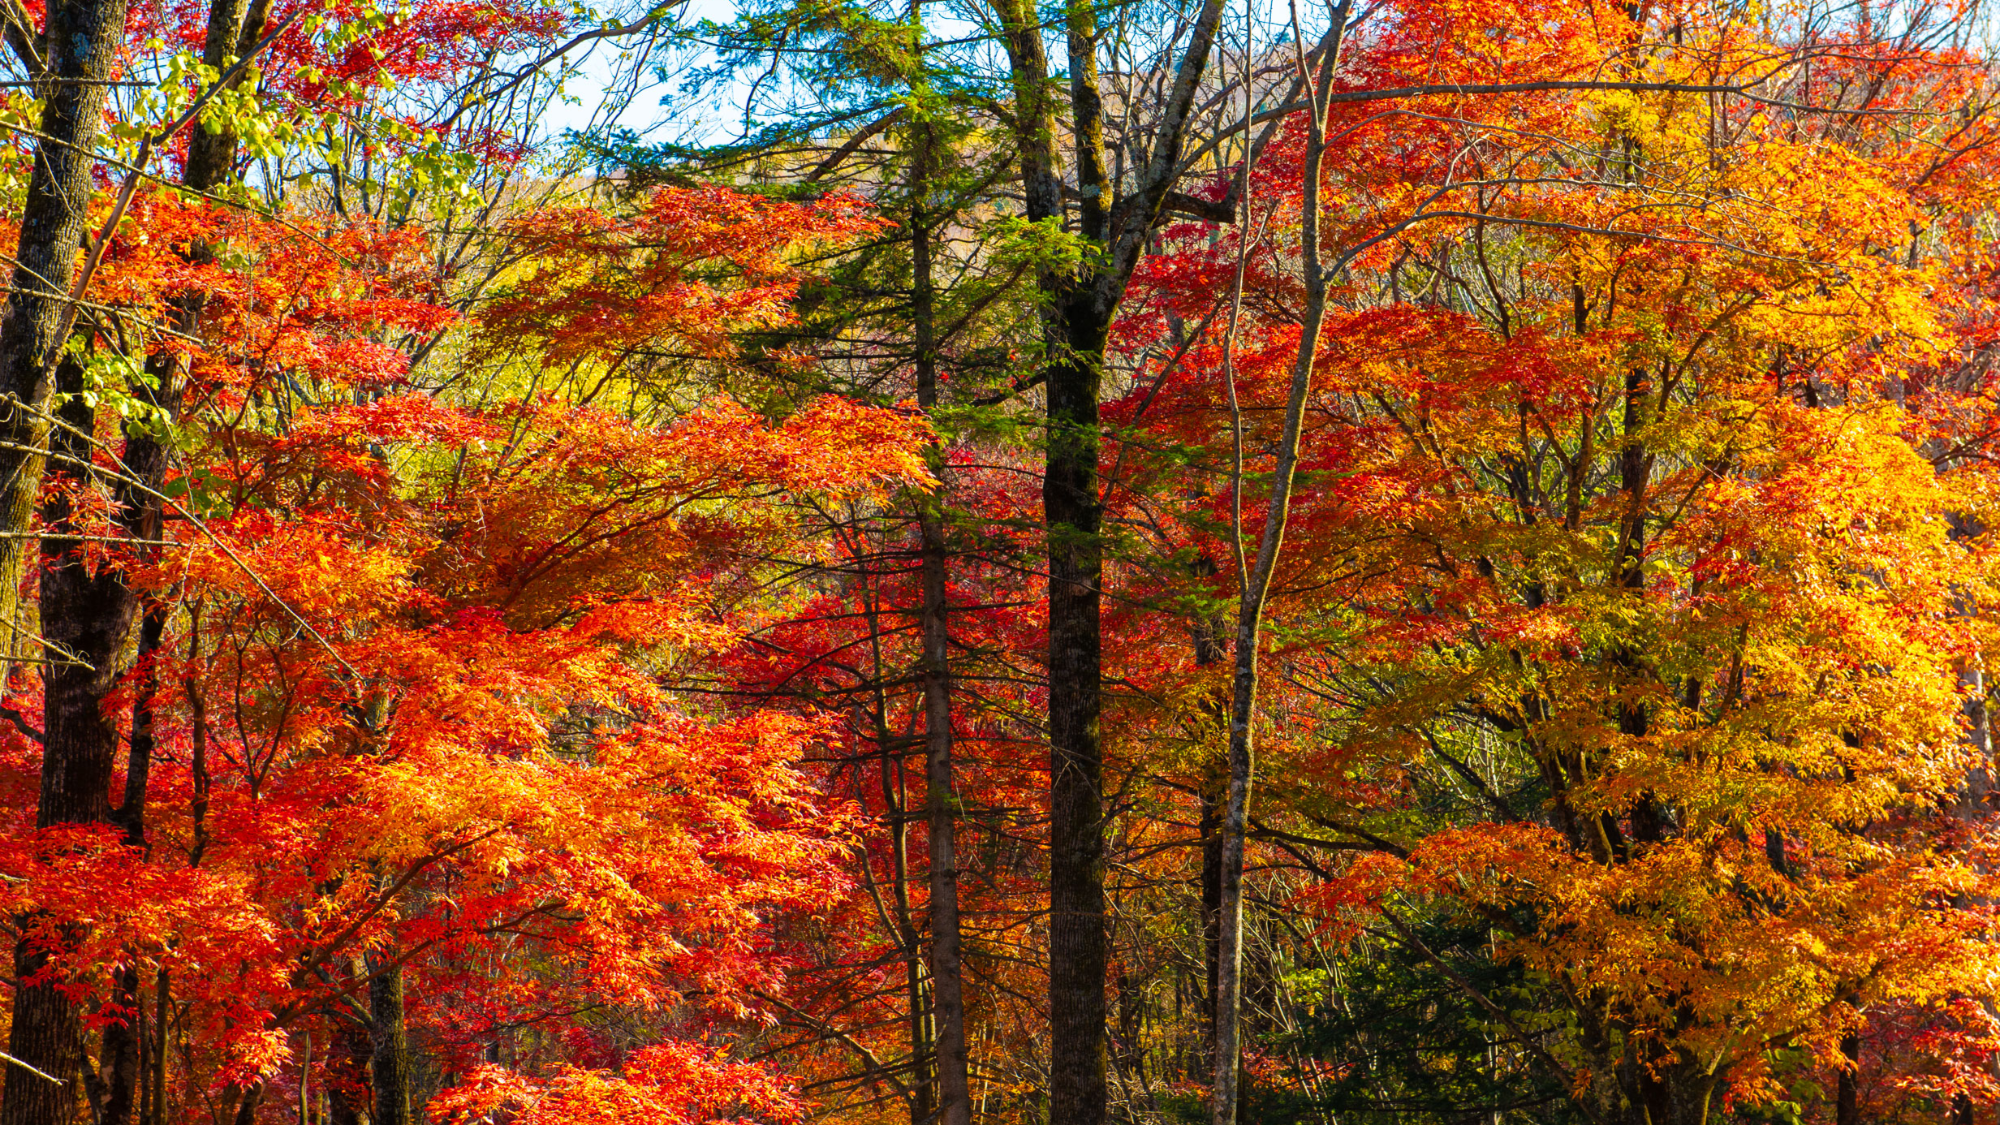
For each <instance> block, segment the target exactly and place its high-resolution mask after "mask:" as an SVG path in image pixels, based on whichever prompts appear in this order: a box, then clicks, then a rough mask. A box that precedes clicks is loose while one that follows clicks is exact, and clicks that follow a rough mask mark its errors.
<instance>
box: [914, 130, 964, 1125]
mask: <svg viewBox="0 0 2000 1125" xmlns="http://www.w3.org/2000/svg"><path fill="white" fill-rule="evenodd" d="M916 132H917V137H916V142H917V143H916V166H915V170H914V171H915V174H914V175H913V176H912V177H911V179H912V184H911V200H912V202H911V205H910V238H911V244H910V245H911V249H910V253H911V261H912V270H911V272H912V279H913V293H912V301H911V304H912V313H913V317H914V320H915V325H914V327H915V329H916V346H917V356H916V360H917V362H916V368H917V405H918V406H920V407H922V408H923V409H924V410H926V411H929V410H932V409H934V408H935V407H936V406H937V400H938V389H937V329H936V313H935V299H936V290H935V282H934V279H933V276H932V248H931V229H930V224H931V221H932V220H931V216H930V215H929V213H928V211H927V210H926V208H925V206H924V201H925V199H926V198H927V197H928V196H929V194H930V178H931V172H932V170H933V167H934V164H935V160H936V153H935V151H934V148H935V144H936V137H935V135H934V134H933V132H932V130H931V128H930V126H929V125H928V124H920V125H919V126H918V127H917V130H916ZM926 453H927V457H928V460H929V461H930V468H931V472H932V473H934V474H936V475H937V477H938V482H939V488H940V489H942V488H943V484H944V451H943V450H942V449H940V448H939V447H938V446H937V445H935V444H933V445H931V446H930V447H929V448H928V450H927V451H926ZM942 500H943V498H942V496H940V497H938V498H937V499H936V500H931V499H924V500H920V501H919V504H920V505H921V509H920V511H919V514H918V517H917V518H918V524H919V530H920V533H921V535H922V537H923V584H924V611H923V646H924V651H923V682H924V745H925V755H924V815H925V819H926V822H927V824H926V827H927V833H928V842H929V849H930V914H931V918H930V923H931V964H930V969H931V998H932V1005H933V1010H934V1012H935V1016H934V1024H935V1026H934V1035H935V1047H934V1049H935V1051H936V1054H937V1062H936V1067H935V1071H936V1074H937V1082H938V1109H939V1111H940V1120H941V1121H942V1122H943V1123H944V1125H971V1122H972V1086H971V1083H970V1082H969V1081H968V1080H967V1073H966V1072H967V1066H968V1060H967V1050H966V1041H965V986H964V970H963V964H962V958H961V955H960V941H961V935H960V931H959V920H958V856H957V836H956V834H957V823H958V801H957V798H956V796H955V795H954V793H953V788H954V786H953V780H954V779H953V773H954V763H953V760H952V729H951V664H950V661H951V652H950V644H951V634H950V624H949V621H948V620H947V618H946V613H947V610H948V605H947V603H948V598H947V591H946V577H947V575H946V561H947V560H946V553H945V542H944V519H943V513H942V511H941V506H942Z"/></svg>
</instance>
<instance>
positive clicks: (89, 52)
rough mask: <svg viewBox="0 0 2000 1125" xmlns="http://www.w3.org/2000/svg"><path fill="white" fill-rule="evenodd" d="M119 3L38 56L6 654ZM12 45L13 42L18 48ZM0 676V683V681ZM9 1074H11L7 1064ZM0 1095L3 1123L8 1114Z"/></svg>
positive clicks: (3, 417)
mask: <svg viewBox="0 0 2000 1125" xmlns="http://www.w3.org/2000/svg"><path fill="white" fill-rule="evenodd" d="M125 9H126V4H125V0H52V2H51V3H50V4H49V10H48V21H47V28H46V34H45V35H44V36H43V37H42V39H41V41H40V43H38V44H36V45H35V49H37V50H39V51H40V52H42V53H43V55H44V57H45V60H46V65H47V72H46V74H45V75H41V76H38V77H43V78H46V79H47V80H48V81H47V84H46V85H44V86H43V87H42V88H41V89H40V90H39V91H38V92H39V93H40V94H41V96H42V97H43V98H44V99H45V108H44V109H43V111H42V119H41V131H42V139H40V140H38V141H37V142H36V144H35V167H34V172H33V173H32V175H31V176H30V178H29V181H28V197H27V200H26V202H25V204H24V205H23V207H22V210H21V236H20V242H19V244H18V246H17V248H16V249H15V252H14V261H15V266H14V274H13V280H12V288H11V290H10V291H9V293H8V296H7V310H6V313H5V315H4V317H0V394H5V395H10V396H12V397H11V398H9V399H0V623H4V624H5V626H6V628H7V630H8V643H7V648H6V653H5V656H6V657H7V660H8V665H7V667H8V668H9V669H11V666H12V663H11V662H12V659H13V658H14V657H17V656H20V655H22V654H23V649H22V646H21V643H20V640H21V639H20V638H19V637H18V636H17V635H16V634H15V630H16V629H17V628H18V626H19V623H20V582H21V579H22V578H23V573H22V570H23V565H24V564H25V563H26V561H27V560H28V559H29V558H30V557H32V554H33V552H31V551H30V550H29V549H28V543H29V542H30V541H29V540H28V539H26V538H24V536H26V534H27V533H28V532H29V531H30V530H31V528H32V524H33V518H34V511H35V498H36V496H37V495H38V494H39V492H40V488H41V481H42V465H43V455H42V453H41V452H40V451H41V450H43V449H44V448H45V447H44V443H45V441H46V440H47V436H48V428H49V426H48V419H47V418H46V417H45V416H44V415H43V414H42V410H43V408H44V407H46V406H47V405H48V400H49V392H50V390H51V388H52V386H53V380H54V378H55V368H56V362H57V357H58V356H59V355H60V354H61V352H62V348H63V342H64V341H63V337H64V335H65V333H66V332H67V329H68V325H69V322H70V319H71V314H72V312H73V307H72V305H71V303H70V296H69V287H70V284H71V277H72V275H73V274H74V273H75V272H76V258H77V252H78V250H79V248H80V247H81V246H82V245H83V243H84V237H85V234H86V233H87V231H88V227H87V226H86V218H87V215H88V212H89V209H90V192H91V173H92V171H93V170H94V169H95V167H96V163H97V161H96V158H95V157H94V156H93V155H92V150H93V148H94V146H95V144H96V141H97V134H98V131H99V128H100V126H101V124H102V120H103V115H104V99H105V94H106V92H107V90H108V87H107V86H106V85H105V83H106V82H107V81H108V80H109V79H110V78H111V74H112V70H113V68H114V66H115V65H116V62H117V57H118V53H119V51H120V50H122V49H123V48H124V45H125ZM17 49H18V48H17ZM6 678H7V677H5V676H0V683H4V682H5V681H6ZM10 1075H11V1071H10ZM9 1100H12V1099H0V1121H6V1120H10V1119H9V1118H8V1116H7V1115H8V1114H9V1113H11V1112H13V1111H11V1110H7V1109H5V1108H4V1102H5V1101H9Z"/></svg>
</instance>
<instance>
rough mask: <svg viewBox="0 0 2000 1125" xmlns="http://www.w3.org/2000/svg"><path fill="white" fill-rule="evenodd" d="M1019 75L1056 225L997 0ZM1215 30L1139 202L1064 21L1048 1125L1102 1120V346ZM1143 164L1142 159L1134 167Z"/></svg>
mask: <svg viewBox="0 0 2000 1125" xmlns="http://www.w3.org/2000/svg"><path fill="white" fill-rule="evenodd" d="M994 7H995V11H996V13H997V14H998V15H999V17H1000V23H1001V26H1002V30H1003V33H1004V35H1005V38H1006V41H1007V53H1008V59H1009V63H1010V65H1011V67H1012V75H1011V81H1012V84H1013V88H1014V93H1015V99H1016V105H1017V107H1018V108H1017V116H1016V132H1017V139H1018V141H1019V144H1020V151H1021V172H1022V181H1023V187H1024V189H1025V196H1026V202H1027V217H1028V219H1029V220H1030V221H1033V222H1049V223H1053V224H1060V223H1061V221H1062V219H1063V204H1062V187H1063V185H1062V182H1061V180H1060V178H1059V177H1058V174H1057V169H1056V160H1055V142H1054V121H1053V114H1052V113H1051V112H1050V111H1049V106H1048V92H1049V70H1048V58H1047V55H1046V52H1045V48H1044V47H1043V44H1042V41H1041V30H1040V24H1039V19H1038V15H1037V13H1036V11H1035V9H1034V6H1033V5H1030V4H1026V3H1024V2H1023V0H995V4H994ZM1221 19H1222V2H1221V0H1204V3H1203V5H1202V7H1201V9H1200V11H1199V13H1198V14H1197V15H1196V16H1195V18H1194V19H1193V20H1192V21H1191V22H1190V23H1189V24H1188V25H1187V36H1188V39H1187V44H1188V45H1187V48H1186V50H1185V52H1184V53H1183V54H1182V57H1181V60H1180V63H1179V66H1178V67H1177V69H1176V71H1175V76H1174V82H1173V86H1172V89H1171V91H1170V92H1169V94H1168V97H1167V99H1166V102H1165V104H1164V105H1163V106H1162V108H1161V115H1160V121H1159V125H1158V127H1157V129H1156V130H1154V133H1153V138H1152V147H1151V149H1150V151H1148V152H1145V153H1143V154H1134V156H1135V160H1134V162H1133V163H1134V167H1135V168H1136V169H1137V172H1136V175H1135V182H1134V186H1133V190H1132V191H1130V192H1129V193H1124V194H1123V195H1122V197H1120V198H1114V196H1113V192H1114V188H1116V187H1119V186H1121V185H1114V184H1113V182H1112V180H1111V175H1110V165H1109V162H1108V161H1107V159H1106V154H1105V147H1104V120H1103V98H1102V95H1101V93H1100V90H1099V85H1098V73H1097V49H1098V44H1099V39H1100V32H1099V29H1098V23H1097V10H1096V7H1095V6H1094V3H1093V0H1069V2H1068V3H1067V5H1066V6H1065V9H1064V27H1065V31H1066V40H1067V48H1068V55H1069V110H1070V122H1069V124H1070V133H1071V136H1072V138H1073V146H1072V152H1073V154H1074V158H1075V179H1076V190H1077V193H1078V196H1079V202H1078V206H1077V213H1076V231H1077V233H1078V234H1080V235H1081V236H1082V237H1083V239H1084V240H1085V241H1086V242H1087V243H1089V244H1090V245H1092V246H1093V247H1095V248H1096V250H1097V251H1098V255H1097V256H1094V257H1092V258H1091V260H1089V261H1087V262H1086V263H1084V264H1083V265H1082V266H1081V267H1080V268H1079V269H1078V271H1077V272H1076V273H1074V274H1070V275H1067V276H1060V275H1058V274H1056V273H1055V272H1053V271H1051V270H1044V272H1043V273H1042V274H1041V275H1040V276H1039V277H1038V279H1037V280H1038V283H1039V285H1040V286H1041V289H1042V293H1043V297H1044V302H1045V303H1044V309H1045V312H1044V317H1045V319H1044V323H1043V337H1044V342H1045V344H1046V345H1047V355H1046V356H1045V357H1044V361H1043V365H1042V369H1041V372H1040V377H1041V380H1042V382H1043V393H1044V398H1045V402H1046V411H1047V418H1048V432H1047V434H1046V442H1047V445H1046V459H1045V461H1044V476H1043V480H1042V511H1043V521H1044V526H1045V529H1046V533H1047V535H1048V555H1049V576H1048V582H1049V595H1048V629H1049V656H1048V675H1049V700H1048V718H1049V775H1050V783H1049V813H1050V817H1049V1052H1050V1058H1049V1120H1050V1121H1051V1122H1053V1123H1058V1125H1101V1123H1102V1122H1103V1121H1104V1119H1105V1115H1106V1112H1107V1104H1106V1103H1107V1100H1108V1094H1109V1087H1108V1085H1107V1081H1106V1054H1105V1052H1106V1036H1105V1013H1106V1007H1105V995H1104V984H1105V981H1104V970H1105V963H1106V940H1107V934H1106V931H1105V896H1104V856H1105V850H1104V819H1105V816H1104V799H1103V769H1104V756H1103V743H1102V738H1101V734H1100V730H1099V725H1098V724H1099V716H1100V709H1101V706H1102V703H1101V700H1102V678H1103V633H1102V623H1101V621H1100V619H1099V612H1100V609H1101V605H1102V595H1103V591H1102V580H1103V568H1104V545H1103V541H1102V539H1101V537H1100V532H1101V524H1102V520H1103V505H1102V501H1101V499H1100V498H1099V495H1098V471H1097V459H1098V449H1099V446H1100V441H1101V438H1100V434H1099V432H1098V399H1099V391H1100V383H1101V380H1102V377H1103V364H1104V350H1105V344H1106V342H1107V340H1108V339H1109V337H1110V330H1111V322H1112V318H1113V316H1114V315H1115V314H1116V312H1117V308H1118V303H1119V301H1120V300H1122V299H1123V297H1124V293H1125V287H1126V285H1127V283H1128V282H1129V281H1130V279H1131V277H1132V271H1133V269H1134V268H1135V267H1136V266H1137V265H1138V262H1139V260H1140V258H1141V257H1143V255H1144V253H1145V249H1146V245H1147V242H1148V240H1149V239H1150V237H1151V234H1152V231H1153V227H1154V225H1155V223H1157V222H1158V220H1159V216H1160V214H1161V209H1162V206H1163V204H1164V201H1165V199H1166V195H1167V192H1168V191H1169V190H1170V189H1171V187H1172V185H1173V184H1174V183H1176V182H1177V181H1178V179H1179V177H1180V175H1181V167H1180V162H1181V151H1182V146H1183V142H1184V141H1185V138H1186V134H1187V130H1188V124H1189V121H1190V120H1191V115H1192V107H1193V104H1194V101H1195V97H1196V95H1197V92H1198V91H1199V89H1200V88H1201V84H1202V76H1203V74H1204V72H1205V70H1206V68H1207V65H1208V56H1209V52H1210V49H1211V48H1212V46H1213V44H1214V40H1215V34H1216V29H1217V28H1218V26H1219V25H1220V23H1221ZM1140 156H1143V159H1136V158H1137V157H1140Z"/></svg>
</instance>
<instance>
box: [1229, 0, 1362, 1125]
mask: <svg viewBox="0 0 2000 1125" xmlns="http://www.w3.org/2000/svg"><path fill="white" fill-rule="evenodd" d="M1350 6H1351V3H1350V0H1340V3H1339V4H1338V5H1337V6H1336V7H1335V8H1334V10H1333V12H1332V28H1333V40H1332V42H1331V43H1329V44H1328V47H1327V50H1326V52H1325V53H1324V54H1323V55H1321V56H1320V60H1319V66H1318V73H1317V75H1316V81H1314V82H1313V83H1311V85H1310V90H1311V93H1312V95H1313V96H1312V109H1311V110H1310V113H1311V115H1312V118H1311V120H1310V122H1309V123H1308V131H1307V139H1306V153H1305V162H1304V167H1303V168H1302V170H1301V172H1300V176H1301V178H1302V181H1303V187H1304V198H1303V202H1302V204H1301V210H1302V214H1301V219H1300V235H1299V239H1300V253H1301V256H1302V258H1303V261H1302V263H1301V265H1302V269H1303V272H1304V275H1305V277H1304V280H1305V296H1306V307H1305V323H1304V324H1303V326H1302V327H1301V331H1300V333H1299V353H1298V356H1297V358H1296V359H1294V360H1293V362H1292V381H1291V386H1290V387H1289V388H1288V391H1287V394H1286V401H1285V418H1284V426H1283V429H1282V431H1281V432H1280V435H1279V438H1278V448H1277V463H1276V464H1275V465H1274V466H1273V471H1272V473H1271V491H1270V495H1269V496H1268V497H1267V498H1266V502H1265V514H1264V526H1263V529H1262V531H1261V532H1260V533H1259V535H1258V541H1257V551H1256V555H1255V557H1254V558H1252V557H1250V556H1249V554H1248V552H1247V551H1246V549H1245V547H1246V545H1245V542H1244V538H1243V483H1244V467H1243V423H1242V411H1241V410H1240V409H1239V407H1238V404H1237V401H1236V382H1235V371H1234V367H1233V360H1232V359H1231V358H1230V356H1231V351H1232V350H1233V346H1234V335H1235V322H1236V313H1235V312H1234V311H1232V312H1231V314H1230V330H1229V331H1230V340H1229V341H1228V344H1227V345H1225V349H1224V357H1225V360H1224V362H1225V372H1224V377H1223V378H1224V382H1225V383H1226V384H1227V385H1228V390H1229V403H1230V413H1231V415H1232V419H1231V421H1232V426H1231V429H1232V434H1233V445H1234V450H1235V453H1234V458H1233V460H1234V470H1233V472H1232V474H1231V480H1230V492H1231V511H1232V513H1233V514H1232V518H1231V530H1232V533H1233V542H1234V545H1235V548H1236V558H1237V573H1238V574H1239V575H1240V576H1241V577H1240V580H1239V585H1238V596H1237V617H1236V650H1235V675H1234V677H1233V679H1232V683H1231V693H1230V709H1229V756H1228V762H1229V789H1228V800H1227V804H1226V806H1225V808H1224V810H1223V815H1222V833H1221V836H1222V857H1221V868H1222V870H1221V873H1220V878H1219V891H1220V903H1219V909H1218V911H1217V916H1218V923H1217V933H1218V938H1217V943H1216V944H1217V964H1216V974H1215V1051H1214V1054H1215V1084H1214V1089H1213V1097H1212V1103H1211V1112H1212V1114H1213V1120H1214V1122H1215V1125H1235V1122H1236V1113H1237V1108H1238V1102H1239V1098H1240V1091H1239V1089H1238V1079H1239V1076H1240V1068H1241V1061H1242V1041H1241V1020H1242V1012H1243V843H1244V837H1245V834H1246V833H1247V832H1248V830H1249V816H1250V794H1251V787H1252V783H1253V781H1254V779H1255V769H1256V745H1255V732H1254V729H1253V723H1254V722H1255V720H1256V712H1257V676H1258V648H1259V646H1260V645H1261V643H1262V631H1263V622H1264V609H1265V605H1266V603H1267V602H1268V600H1269V596H1270V590H1271V579H1272V576H1273V574H1274V573H1275V572H1276V570H1277V563H1278V558H1279V555H1280V553H1281V552H1282V551H1283V549H1284V541H1285V527H1286V524H1287V522H1288V521H1289V519H1290V516H1291V503H1292V483H1293V474H1294V472H1295V471H1296V469H1297V467H1298V453H1299V439H1300V436H1301V434H1302V433H1303V431H1304V427H1305V410H1306V398H1307V395H1308V394H1310V392H1311V390H1312V380H1313V369H1314V364H1315V362H1316V360H1317V358H1318V357H1317V354H1316V353H1317V352H1318V349H1319V337H1320V329H1321V327H1322V325H1323V324H1324V323H1325V320H1326V305H1327V280H1328V276H1329V274H1330V273H1331V271H1330V270H1327V269H1326V268H1324V266H1323V265H1322V263H1321V261H1320V246H1319V216H1320V194H1321V184H1320V168H1321V166H1322V164H1323V163H1324V161H1325V158H1326V148H1327V138H1326V108H1327V104H1328V103H1327V102H1326V101H1325V100H1324V99H1325V97H1326V96H1327V95H1328V94H1329V93H1330V89H1329V88H1330V86H1331V84H1332V80H1333V72H1334V68H1335V66H1336V65H1337V64H1338V61H1339V58H1340V38H1341V34H1342V29H1343V28H1345V26H1346V24H1347V19H1348V11H1349V8H1350ZM1298 49H1299V51H1300V54H1299V56H1298V66H1299V70H1300V72H1301V75H1302V76H1303V74H1304V73H1305V72H1306V69H1307V66H1308V62H1307V58H1306V55H1305V54H1304V48H1303V45H1300V46H1299V48H1298ZM1249 124H1250V118H1249V114H1248V113H1246V114H1245V116H1244V139H1245V142H1246V143H1245V150H1246V151H1245V156H1244V159H1245V161H1246V162H1247V161H1248V159H1249V152H1248V149H1249V144H1248V140H1249ZM1245 174H1246V176H1247V167H1246V173H1245ZM1246 182H1247V181H1246ZM1243 226H1244V230H1243V232H1242V237H1244V238H1246V239H1247V238H1248V237H1249V230H1248V226H1249V224H1247V223H1246V224H1243ZM1241 269H1242V264H1241V259H1240V258H1239V262H1238V270H1239V274H1238V278H1237V282H1236V289H1237V299H1238V301H1240V300H1241V286H1242V278H1241V272H1240V271H1241Z"/></svg>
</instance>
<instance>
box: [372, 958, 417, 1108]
mask: <svg viewBox="0 0 2000 1125" xmlns="http://www.w3.org/2000/svg"><path fill="white" fill-rule="evenodd" d="M370 970H371V972H372V975H371V976H370V977H369V978H368V1018H369V1022H370V1024H371V1025H372V1026H373V1027H374V1032H375V1043H374V1055H373V1057H372V1058H371V1059H370V1061H369V1067H368V1072H369V1078H370V1085H371V1086H372V1087H373V1090H374V1102H375V1113H374V1116H373V1125H410V1121H411V1119H410V1039H409V1029H408V1022H407V1017H406V1015H405V1012H404V1010H403V967H402V966H401V965H399V964H394V963H389V964H383V965H379V966H376V965H371V966H370Z"/></svg>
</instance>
